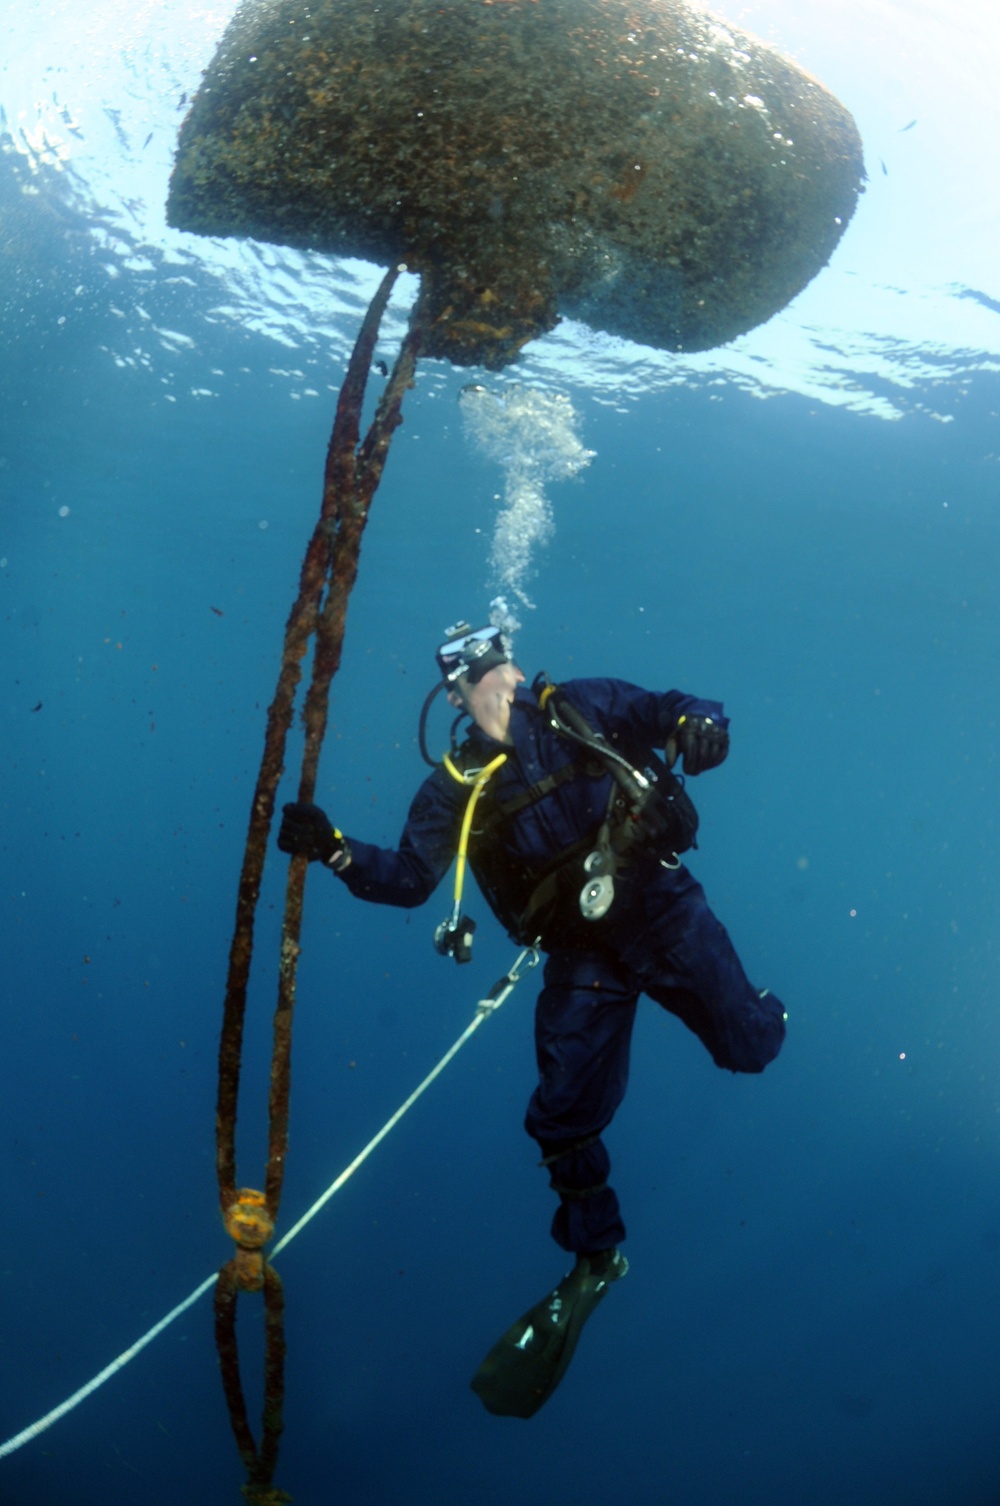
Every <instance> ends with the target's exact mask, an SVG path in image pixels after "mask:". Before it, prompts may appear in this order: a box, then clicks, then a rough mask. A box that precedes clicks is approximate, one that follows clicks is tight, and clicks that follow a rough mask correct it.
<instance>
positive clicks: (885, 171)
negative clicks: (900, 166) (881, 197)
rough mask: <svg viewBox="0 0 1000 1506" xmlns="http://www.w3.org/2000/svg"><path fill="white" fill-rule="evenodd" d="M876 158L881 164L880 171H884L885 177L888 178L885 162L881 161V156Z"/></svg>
mask: <svg viewBox="0 0 1000 1506" xmlns="http://www.w3.org/2000/svg"><path fill="white" fill-rule="evenodd" d="M878 160H879V163H880V164H881V167H882V171H883V172H884V173H885V175H886V177H887V178H888V176H889V169H888V168H887V167H886V165H885V163H884V162H883V161H882V158H881V157H880V158H879V159H878Z"/></svg>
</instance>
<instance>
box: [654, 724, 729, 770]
mask: <svg viewBox="0 0 1000 1506" xmlns="http://www.w3.org/2000/svg"><path fill="white" fill-rule="evenodd" d="M670 742H671V743H673V745H674V747H675V748H676V749H677V752H678V753H679V754H681V756H682V757H683V759H684V772H685V774H704V772H705V770H706V769H714V768H717V767H718V765H719V764H720V763H721V762H722V760H723V759H724V758H725V756H726V754H727V753H728V752H729V733H728V732H727V731H726V729H725V727H720V726H719V723H718V722H713V720H712V718H711V717H710V716H682V717H681V719H680V721H679V722H678V723H677V727H676V729H675V730H674V732H673V733H672V734H671V737H670ZM668 747H669V744H668Z"/></svg>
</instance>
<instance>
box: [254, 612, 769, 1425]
mask: <svg viewBox="0 0 1000 1506" xmlns="http://www.w3.org/2000/svg"><path fill="white" fill-rule="evenodd" d="M437 664H438V668H439V670H440V674H441V679H440V681H439V683H438V684H436V685H435V687H434V689H433V690H432V691H431V693H430V695H429V696H428V697H427V700H426V701H425V703H424V708H423V711H422V713H421V718H420V747H421V752H422V754H423V756H424V758H425V760H426V762H427V763H429V764H431V765H432V772H431V774H430V775H429V776H428V778H426V779H425V780H424V782H423V784H422V785H421V786H420V788H419V789H418V791H417V793H416V796H415V797H414V799H413V802H412V804H411V806H410V810H409V814H408V816H407V820H406V825H405V827H404V829H403V833H402V837H401V839H400V843H399V847H398V848H397V849H389V848H382V847H375V846H372V845H370V844H369V843H366V842H363V841H360V840H359V839H357V838H354V837H350V838H348V837H347V836H345V835H344V834H343V833H342V832H341V831H340V830H339V829H338V828H337V827H335V826H333V825H332V824H331V822H330V821H329V819H328V818H327V816H326V814H325V813H324V812H323V811H322V810H321V809H320V807H319V806H316V805H306V804H291V805H286V806H285V807H284V818H283V821H282V825H281V831H280V834H279V836H278V846H279V847H280V848H281V850H282V851H283V852H286V853H290V854H295V853H302V854H305V855H306V856H307V857H308V858H309V859H310V860H313V861H317V862H321V863H323V864H325V866H327V867H328V868H330V869H332V871H333V872H334V873H335V874H336V876H337V877H338V878H339V879H340V881H341V882H342V883H344V884H345V885H346V886H347V888H348V889H349V890H350V891H351V893H352V894H353V895H355V896H356V897H357V898H359V899H366V900H371V901H374V902H375V903H377V904H386V905H397V906H402V907H404V908H410V907H413V906H416V905H422V904H423V903H424V902H425V901H426V900H427V899H428V898H429V897H430V895H431V894H432V893H433V891H434V890H435V889H436V888H437V886H438V884H439V883H440V882H441V880H442V879H443V878H444V876H445V874H446V873H447V871H448V869H449V868H450V867H451V864H452V862H453V861H454V860H455V859H456V858H457V866H456V883H455V896H454V904H453V907H452V910H451V912H450V913H449V915H448V917H447V918H446V919H445V920H444V921H442V923H441V925H439V926H438V928H437V931H436V933H435V945H436V947H437V949H438V951H439V952H442V953H443V954H445V955H451V956H453V957H454V958H455V960H456V961H458V962H466V961H468V960H469V957H470V955H471V946H472V938H473V933H474V931H475V924H474V922H473V921H471V920H470V919H469V918H468V917H467V916H466V915H465V914H464V913H463V911H462V887H463V882H464V874H465V869H466V866H468V868H470V869H471V871H472V873H473V875H474V876H475V878H476V881H477V883H478V885H479V888H480V889H481V891H482V893H483V895H484V897H485V899H486V901H487V903H488V904H489V906H490V908H491V910H492V911H493V913H494V915H495V916H496V918H497V919H498V920H499V922H500V924H501V925H502V926H503V927H504V929H505V930H506V931H507V932H508V933H509V935H510V936H511V937H512V939H513V940H514V941H515V942H517V943H518V944H519V945H520V946H522V947H525V948H528V949H529V950H532V951H535V952H542V953H544V954H545V966H544V983H543V987H542V990H541V993H540V994H539V997H538V1000H537V1003H536V1009H535V1049H536V1056H537V1064H538V1084H537V1086H536V1087H535V1089H534V1091H533V1093H532V1094H531V1098H530V1101H529V1103H528V1108H527V1114H526V1117H525V1121H524V1125H525V1129H526V1130H527V1132H528V1134H529V1135H530V1136H532V1137H533V1138H534V1139H535V1140H536V1141H537V1143H538V1145H539V1147H540V1149H541V1162H540V1164H541V1166H542V1167H544V1168H545V1170H546V1171H547V1172H548V1174H549V1177H550V1186H551V1187H552V1189H553V1191H554V1192H555V1193H556V1194H557V1196H558V1199H559V1203H558V1207H557V1209H556V1212H555V1216H554V1218H553V1221H552V1237H553V1238H554V1239H555V1241H556V1243H557V1244H558V1245H559V1246H560V1247H561V1248H562V1249H563V1250H565V1251H567V1252H568V1253H570V1254H572V1255H574V1256H575V1257H576V1261H575V1264H574V1266H573V1268H572V1269H571V1270H570V1271H569V1273H568V1274H567V1275H566V1276H565V1277H564V1278H563V1279H562V1280H561V1281H560V1282H559V1283H558V1285H557V1286H556V1287H555V1288H554V1289H553V1290H552V1291H551V1292H549V1293H548V1295H547V1296H545V1297H544V1298H543V1299H542V1300H541V1301H540V1302H538V1303H537V1304H536V1305H535V1306H534V1307H532V1308H530V1309H529V1310H528V1311H527V1312H526V1313H524V1314H523V1315H522V1317H520V1318H519V1319H518V1320H517V1322H516V1323H514V1324H513V1326H512V1327H511V1328H510V1329H509V1330H508V1331H507V1333H505V1334H504V1335H503V1337H502V1338H501V1339H500V1340H499V1341H498V1342H497V1344H495V1345H494V1347H493V1349H492V1350H491V1351H490V1352H489V1354H488V1355H487V1356H486V1358H485V1360H484V1361H483V1363H482V1365H481V1366H480V1368H479V1370H478V1371H477V1373H476V1376H475V1377H474V1379H473V1382H472V1386H473V1389H474V1390H475V1391H476V1393H477V1394H478V1396H479V1397H480V1399H481V1401H482V1402H483V1404H484V1405H485V1406H486V1408H487V1409H488V1410H489V1411H491V1412H494V1413H496V1414H498V1415H503V1416H514V1417H531V1416H533V1415H534V1413H535V1412H537V1411H538V1409H539V1408H540V1407H541V1406H542V1405H543V1404H544V1403H545V1402H546V1401H547V1400H548V1398H549V1396H551V1394H552V1392H553V1391H554V1390H555V1388H556V1386H557V1385H558V1384H559V1382H560V1380H561V1379H562V1377H563V1375H564V1374H565V1371H566V1368H567V1366H568V1364H569V1362H570V1360H571V1358H572V1355H573V1352H574V1350H575V1348H576V1344H577V1340H578V1339H579V1336H580V1333H581V1331H582V1329H583V1326H584V1324H585V1323H586V1321H587V1319H588V1318H589V1316H590V1315H591V1313H592V1312H593V1311H594V1310H595V1308H596V1307H597V1305H598V1304H599V1302H600V1301H601V1300H602V1299H603V1297H604V1296H605V1294H606V1292H607V1290H608V1287H609V1286H610V1285H611V1284H612V1283H613V1282H615V1281H617V1280H619V1279H620V1278H621V1277H622V1276H624V1275H625V1273H626V1271H627V1270H628V1262H627V1261H626V1259H625V1257H624V1255H622V1253H621V1251H620V1249H619V1246H620V1244H621V1243H622V1241H623V1240H624V1238H625V1225H624V1222H623V1220H622V1215H621V1212H620V1209H619V1205H618V1198H617V1196H616V1194H615V1192H614V1189H613V1188H612V1187H611V1185H610V1183H609V1181H608V1177H609V1173H610V1159H609V1156H608V1152H607V1150H606V1148H605V1146H604V1142H603V1140H602V1135H603V1133H604V1131H605V1130H606V1129H607V1128H608V1126H609V1125H610V1123H611V1121H612V1119H613V1118H614V1115H615V1111H616V1110H617V1108H618V1106H619V1104H620V1103H621V1101H622V1099H623V1097H624V1095H625V1088H626V1084H627V1081H628V1068H629V1050H630V1043H631V1036H632V1027H633V1022H634V1019H635V1013H636V1007H637V1004H638V1000H639V996H640V994H647V995H648V996H649V997H650V998H651V999H653V1000H654V1001H655V1002H656V1003H657V1004H659V1005H660V1006H661V1007H662V1008H663V1009H665V1010H667V1011H668V1012H669V1013H670V1014H673V1015H676V1016H677V1018H678V1019H680V1020H681V1021H682V1022H683V1023H684V1024H685V1025H686V1026H687V1027H688V1029H689V1030H692V1031H693V1032H694V1034H695V1035H696V1036H697V1037H698V1039H699V1040H700V1041H701V1042H702V1043H703V1045H704V1046H705V1047H706V1048H707V1050H708V1051H709V1053H710V1054H711V1056H712V1059H713V1061H714V1062H715V1064H716V1065H717V1066H719V1067H723V1068H728V1069H729V1070H730V1071H732V1072H761V1071H763V1069H764V1068H765V1067H766V1066H767V1064H768V1062H770V1061H772V1060H773V1059H774V1058H775V1057H776V1056H777V1054H778V1052H779V1051H780V1049H781V1045H782V1042H783V1040H784V1035H785V1018H786V1017H785V1012H784V1008H783V1006H782V1004H781V1001H780V1000H779V999H778V998H776V997H775V995H774V994H772V993H771V992H769V991H768V990H766V989H764V990H759V989H757V988H755V987H754V986H753V984H751V983H750V981H749V980H748V978H747V976H746V974H745V972H744V971H743V967H742V964H741V962H740V960H739V958H738V957H737V955H736V952H735V950H734V948H733V945H732V942H731V941H730V939H729V936H728V934H727V933H726V931H725V929H724V927H723V926H722V924H721V923H720V922H719V921H718V920H717V919H716V917H715V916H714V915H713V914H712V912H711V910H710V909H709V907H708V904H707V902H706V899H705V895H704V891H703V890H702V887H701V885H700V884H699V883H698V882H697V880H696V879H695V878H694V877H693V876H692V875H691V873H690V872H689V871H688V870H687V868H686V867H685V866H684V864H683V863H682V861H681V857H680V854H682V853H684V852H686V851H688V850H689V849H690V848H691V847H693V846H695V845H696V843H695V838H696V833H697V827H698V817H697V813H696V811H695V808H694V805H693V804H692V802H691V800H690V798H689V796H688V794H687V791H686V789H685V785H684V778H683V776H682V775H678V774H675V773H674V772H673V766H674V764H675V763H676V761H677V760H678V759H680V761H681V768H682V770H683V775H688V776H695V777H697V776H699V775H701V774H703V773H705V772H706V771H708V770H709V769H714V768H716V767H717V766H718V765H719V764H721V763H722V761H723V760H724V759H725V757H726V754H727V753H728V751H729V732H728V726H729V722H728V718H727V717H726V716H724V714H723V708H722V705H721V704H720V703H718V702H716V701H708V700H702V699H700V698H699V697H696V696H692V695H685V694H682V693H681V692H680V691H676V690H670V691H666V692H663V693H661V692H655V691H649V690H643V689H640V688H639V687H638V686H635V685H631V684H628V683H627V682H625V681H623V680H617V679H579V680H569V681H566V682H565V683H563V684H560V685H554V684H552V683H551V682H550V681H549V680H548V678H547V676H545V675H544V674H541V675H539V676H538V677H537V678H536V679H535V681H534V683H533V685H532V686H531V688H530V689H528V688H526V687H525V676H524V675H523V673H522V672H521V670H520V669H519V668H518V667H517V665H516V664H515V662H514V659H513V653H512V646H511V641H510V638H509V637H508V636H507V634H506V633H505V632H503V631H502V630H501V629H499V628H498V627H496V626H493V625H487V626H485V627H481V628H476V629H473V628H471V627H470V626H469V624H468V623H465V622H460V623H458V624H457V625H456V626H455V627H453V628H450V629H448V630H447V632H446V635H445V640H444V642H443V643H442V644H441V646H440V648H439V649H438V651H437ZM441 691H446V693H447V699H448V701H449V702H450V704H451V705H452V706H453V707H454V708H455V709H456V711H457V712H458V713H459V715H458V717H457V718H456V722H455V724H454V725H453V727H452V736H451V748H450V751H449V752H448V753H446V754H445V755H444V758H443V759H442V760H441V761H440V762H435V761H434V760H433V759H432V758H431V757H430V756H429V754H428V752H427V746H426V736H425V732H426V722H427V715H428V711H429V709H430V706H431V704H432V702H433V700H434V698H435V696H436V695H437V694H438V693H440V692H441ZM466 717H467V718H468V719H469V726H468V728H467V731H466V735H465V737H464V739H463V740H462V741H461V742H458V741H457V740H456V736H457V728H458V726H459V724H460V723H461V722H462V720H463V718H466Z"/></svg>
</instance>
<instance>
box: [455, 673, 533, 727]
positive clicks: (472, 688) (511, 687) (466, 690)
mask: <svg viewBox="0 0 1000 1506" xmlns="http://www.w3.org/2000/svg"><path fill="white" fill-rule="evenodd" d="M523 683H524V675H523V674H522V673H521V671H520V670H519V669H518V667H517V665H516V664H497V665H495V666H494V667H493V669H488V670H487V671H486V673H485V674H484V675H483V678H482V679H481V680H478V681H477V682H476V684H475V685H473V684H471V683H470V681H469V680H468V679H467V677H466V676H465V675H462V676H461V678H460V679H459V680H458V682H457V684H456V686H455V688H454V690H450V691H449V692H448V699H449V701H450V702H451V704H452V705H453V706H461V707H462V708H463V710H465V711H467V712H468V713H469V715H470V716H471V717H472V720H473V721H474V722H475V724H476V726H477V727H479V728H481V729H482V731H483V732H485V733H486V735H487V737H495V738H496V740H497V742H501V743H504V742H507V741H509V732H510V705H511V702H512V701H513V699H514V693H515V691H516V690H517V687H518V686H519V685H523Z"/></svg>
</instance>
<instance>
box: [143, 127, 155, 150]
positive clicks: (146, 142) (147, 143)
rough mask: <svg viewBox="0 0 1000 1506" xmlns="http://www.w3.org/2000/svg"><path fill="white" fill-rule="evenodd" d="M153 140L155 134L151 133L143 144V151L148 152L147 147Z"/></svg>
mask: <svg viewBox="0 0 1000 1506" xmlns="http://www.w3.org/2000/svg"><path fill="white" fill-rule="evenodd" d="M152 139H153V133H152V131H150V133H149V135H148V136H147V137H146V139H145V141H144V142H143V143H142V149H143V151H145V150H146V148H147V146H148V145H149V143H150V142H151V141H152Z"/></svg>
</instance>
